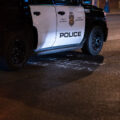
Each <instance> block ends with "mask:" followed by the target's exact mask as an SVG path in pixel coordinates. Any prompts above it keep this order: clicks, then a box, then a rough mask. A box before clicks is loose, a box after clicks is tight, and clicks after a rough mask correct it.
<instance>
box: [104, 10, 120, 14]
mask: <svg viewBox="0 0 120 120" xmlns="http://www.w3.org/2000/svg"><path fill="white" fill-rule="evenodd" d="M106 15H120V9H116V10H111V11H110V13H106Z"/></svg>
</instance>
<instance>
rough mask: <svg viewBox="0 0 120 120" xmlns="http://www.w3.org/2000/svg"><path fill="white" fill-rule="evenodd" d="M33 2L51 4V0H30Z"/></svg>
mask: <svg viewBox="0 0 120 120" xmlns="http://www.w3.org/2000/svg"><path fill="white" fill-rule="evenodd" d="M32 3H33V4H53V2H52V0H32Z"/></svg>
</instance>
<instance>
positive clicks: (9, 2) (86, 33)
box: [0, 0, 108, 69]
mask: <svg viewBox="0 0 120 120" xmlns="http://www.w3.org/2000/svg"><path fill="white" fill-rule="evenodd" d="M86 3H87V2H85V0H0V15H1V17H0V61H1V63H2V65H4V66H7V67H8V68H10V69H19V68H21V67H23V66H24V64H25V63H26V61H27V60H28V58H29V56H30V55H31V54H32V52H33V51H35V52H38V53H40V54H50V53H56V52H63V51H67V50H75V49H79V48H81V49H82V51H83V53H86V54H90V55H98V54H99V53H100V51H101V49H102V46H103V43H104V42H105V41H106V39H107V33H108V29H107V24H106V16H105V15H104V12H103V10H102V9H100V8H97V7H95V6H92V5H88V4H86Z"/></svg>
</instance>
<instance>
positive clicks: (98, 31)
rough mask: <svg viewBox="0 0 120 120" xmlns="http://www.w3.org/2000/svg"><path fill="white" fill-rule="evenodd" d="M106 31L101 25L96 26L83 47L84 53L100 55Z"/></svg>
mask: <svg viewBox="0 0 120 120" xmlns="http://www.w3.org/2000/svg"><path fill="white" fill-rule="evenodd" d="M103 42H104V33H103V29H102V28H101V27H100V26H95V27H94V28H93V29H92V30H91V32H90V34H89V35H88V38H87V40H86V42H85V44H84V46H83V48H82V51H83V53H85V54H90V55H93V56H95V55H98V54H99V53H100V51H101V49H102V47H103Z"/></svg>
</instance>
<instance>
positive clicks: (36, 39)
mask: <svg viewBox="0 0 120 120" xmlns="http://www.w3.org/2000/svg"><path fill="white" fill-rule="evenodd" d="M33 35H34V36H33V38H34V39H33V49H36V48H37V45H38V31H37V28H36V27H33Z"/></svg>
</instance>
